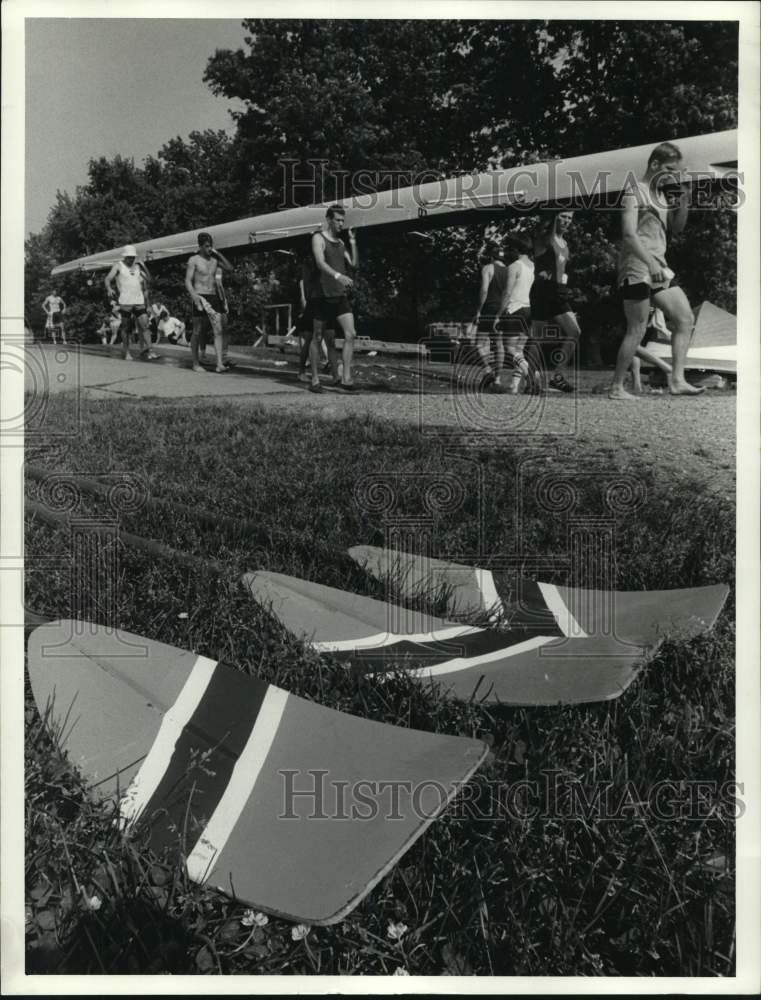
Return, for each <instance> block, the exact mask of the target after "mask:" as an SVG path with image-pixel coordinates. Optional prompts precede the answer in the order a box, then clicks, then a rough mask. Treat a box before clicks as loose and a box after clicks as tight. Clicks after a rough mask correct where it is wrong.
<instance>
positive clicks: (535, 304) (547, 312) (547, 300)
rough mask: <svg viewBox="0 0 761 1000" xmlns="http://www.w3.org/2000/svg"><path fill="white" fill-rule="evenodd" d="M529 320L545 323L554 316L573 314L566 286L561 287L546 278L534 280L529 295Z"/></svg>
mask: <svg viewBox="0 0 761 1000" xmlns="http://www.w3.org/2000/svg"><path fill="white" fill-rule="evenodd" d="M529 300H530V302H531V318H532V319H536V320H539V321H541V322H542V323H547V322H548V321H549V320H551V319H554V318H555V316H562V315H563V313H568V312H573V308H572V306H571V296H570V292H569V289H568V285H561V284H559V283H558V282H557V281H550V280H549V279H548V278H536V279H535V280H534V284H533V285H532V286H531V292H530V295H529Z"/></svg>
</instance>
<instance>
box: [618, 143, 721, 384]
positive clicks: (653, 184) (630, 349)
mask: <svg viewBox="0 0 761 1000" xmlns="http://www.w3.org/2000/svg"><path fill="white" fill-rule="evenodd" d="M681 167H682V154H681V152H680V150H679V148H678V147H677V146H675V145H673V143H670V142H663V143H661V145H660V146H656V148H655V149H654V150H653V151H652V152H651V154H650V156H649V158H648V161H647V169H646V171H645V176H644V177H643V178H642V180H641V181H635V182H634V183H633V184H632V185H631V186H630V188H629V189H628V190H627V191H626V192H625V193H624V195H623V198H622V200H621V208H622V217H621V228H622V240H621V250H620V253H619V257H618V285H619V290H620V294H621V298H622V300H623V306H624V314H625V316H626V335H625V336H624V339H623V341H622V343H621V347H620V348H619V351H618V358H617V359H616V371H615V374H614V376H613V384H612V385H611V387H610V391H609V393H608V398H609V399H620V400H628V399H636V398H637V397H636V396H633V395H632V394H631V393H629V392H627V391H626V390H625V389H624V379H625V378H626V373H627V371H628V370H629V367H630V365H631V363H632V359H633V358H634V355H635V353H636V351H637V348H639V347H640V345H641V342H642V339H643V337H644V335H645V331H646V329H647V320H648V317H649V315H650V307H651V305H653V306H656V307H657V308H658V309H660V310H662V312H663V313H664V315H665V317H666V322H667V323H668V326H669V328H670V329H671V349H672V374H671V377H670V378H669V392H670V393H671V394H672V395H674V396H696V395H698V394H699V393H701V392H703V390H702V389H697V388H695V387H694V386H691V385H690V384H689V382H687V380H686V378H685V375H684V363H685V360H686V357H687V349H688V347H689V343H690V336H691V334H692V327H693V322H694V321H693V316H692V310H691V309H690V303H689V302H688V300H687V296H686V295H685V294H684V292H683V291H682V289H681V288H679V286H678V285H677V284H676V283H675V281H674V272H673V271H671V270H670V269H669V268H668V266H667V265H666V245H667V239H668V234H669V233H673V234H677V233H681V232H682V230H683V229H684V227H685V226H686V224H687V212H688V204H687V202H688V198H689V193H688V190H687V188H686V187H685V186H684V185H683V184H682V183H681V181H680V171H681ZM680 187H681V191H680V194H679V197H678V199H677V202H676V205H675V206H673V207H672V206H671V205H670V203H669V199H668V195H667V191H668V190H669V189H670V188H671V189H674V188H680Z"/></svg>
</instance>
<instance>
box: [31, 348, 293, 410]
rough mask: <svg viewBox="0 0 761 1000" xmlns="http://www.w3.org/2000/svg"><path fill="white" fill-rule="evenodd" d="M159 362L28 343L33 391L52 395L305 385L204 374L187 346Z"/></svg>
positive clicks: (157, 394) (143, 395)
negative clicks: (193, 363) (194, 365)
mask: <svg viewBox="0 0 761 1000" xmlns="http://www.w3.org/2000/svg"><path fill="white" fill-rule="evenodd" d="M160 351H161V353H162V355H164V356H163V357H161V358H160V359H159V360H158V361H139V360H133V361H123V360H122V359H121V357H120V356H119V354H118V353H117V352H116V350H109V349H108V348H103V349H98V348H97V347H93V348H89V347H86V348H83V349H78V348H76V347H74V348H66V347H60V346H59V347H55V346H53V345H52V344H35V345H33V346H27V347H26V349H25V353H26V372H25V375H26V378H25V387H26V391H27V392H37V391H43V392H47V393H48V394H53V393H60V392H80V393H81V394H82V395H83V396H85V397H86V398H89V399H118V398H120V397H121V398H124V397H125V396H132V397H133V398H140V399H151V398H153V399H186V398H192V399H197V398H198V397H201V396H202V397H206V398H212V399H216V398H219V397H229V396H239V395H246V396H257V397H258V396H263V395H268V394H271V393H300V392H301V391H302V387H301V386H300V385H299V384H298V383H296V384H294V383H293V382H292V381H290V380H289V381H286V380H282V379H278V378H277V372H278V369H277V368H274V367H273V370H272V372H273V374H272V376H270V377H267V376H266V375H257V376H256V377H253V378H252V377H251V375H246V374H235V373H234V372H226V373H225V374H224V375H217V374H215V373H214V372H213V371H207V372H206V374H204V375H200V374H197V373H196V372H194V371H192V369H191V368H190V356H189V352H188V350H187V349H186V348H185V349H183V348H173V347H171V346H170V347H169V348H166V349H165V348H164V346H163V345H162V347H161V348H160Z"/></svg>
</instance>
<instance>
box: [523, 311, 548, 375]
mask: <svg viewBox="0 0 761 1000" xmlns="http://www.w3.org/2000/svg"><path fill="white" fill-rule="evenodd" d="M546 326H547V324H546V322H545V321H544V320H541V319H534V320H532V321H531V335H530V337H529V338H528V340H527V341H526V346H525V347H524V349H523V355H524V357H525V359H526V361H527V362H528V366H529V371H530V380H529V381H530V384H531V386H532V388H533V389H538V390H539V391H541V390H542V389H543V388H544V354H543V351H542V342H543V340H544V331H545V328H546Z"/></svg>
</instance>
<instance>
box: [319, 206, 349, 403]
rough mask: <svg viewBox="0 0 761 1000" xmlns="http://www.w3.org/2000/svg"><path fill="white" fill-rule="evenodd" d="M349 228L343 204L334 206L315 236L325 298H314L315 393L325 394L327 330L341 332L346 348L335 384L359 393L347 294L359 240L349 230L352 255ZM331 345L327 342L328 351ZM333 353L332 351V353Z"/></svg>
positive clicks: (345, 390)
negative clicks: (323, 365) (322, 365)
mask: <svg viewBox="0 0 761 1000" xmlns="http://www.w3.org/2000/svg"><path fill="white" fill-rule="evenodd" d="M345 225H346V212H345V210H344V209H343V208H342V207H341V206H340V205H331V206H330V208H329V209H328V211H327V213H326V218H325V224H324V226H323V228H322V230H321V231H320V232H319V233H315V234H314V236H313V237H312V253H313V255H314V262H315V267H316V268H317V273H318V275H319V279H320V287H321V289H322V296H321V297H320V298H318V299H315V305H314V336H313V337H312V343H311V344H310V348H309V356H310V362H311V366H312V382H311V385H310V386H309V388H310V390H311V391H312V392H322V386H321V385H320V374H319V360H320V341H321V340H322V337H323V333H327V329H328V328H331V327H332V328H333V329H335V330H337V331H339V332H340V333H341V335H342V336H343V340H344V345H343V375H342V376H341V377H340V378H339V376H338V372H337V371H336V370H335V367H334V369H333V384H334V385H336V386H337V387H338V388H340V389H341V390H342V391H343V392H356V387H355V385H354V383H353V382H352V376H351V363H352V359H353V357H354V338H355V337H356V332H355V329H354V313H353V312H352V308H351V303H350V302H349V300H348V298H347V292H348V291H349V290H350V289H351V288H353V286H354V281H353V280H352V278H351V277H349V274H348V273H347V272H348V269H349V268H350V267H351V268H353V269H354V270H356V269H357V267H358V266H359V256H358V254H357V240H356V237H355V236H354V232H353V230H351V229H350V230H349V244H350V246H351V254H349V252H348V251H347V249H346V245H345V243H344V241H343V240H342V239H341V233H342V232H343V229H344V226H345ZM330 348H331V342H330V339H329V340H328V350H329V351H330ZM332 353H333V352H331V354H332Z"/></svg>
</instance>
